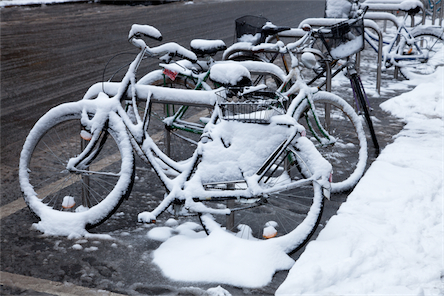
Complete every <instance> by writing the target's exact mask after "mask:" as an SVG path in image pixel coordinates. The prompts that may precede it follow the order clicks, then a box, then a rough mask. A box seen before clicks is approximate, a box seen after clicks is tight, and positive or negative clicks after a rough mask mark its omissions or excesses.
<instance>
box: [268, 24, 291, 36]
mask: <svg viewBox="0 0 444 296" xmlns="http://www.w3.org/2000/svg"><path fill="white" fill-rule="evenodd" d="M290 29H291V27H285V26H275V25H273V24H271V23H268V24H266V25H265V26H263V27H262V34H264V35H265V37H267V36H273V35H276V34H278V33H280V32H282V31H287V30H290Z"/></svg>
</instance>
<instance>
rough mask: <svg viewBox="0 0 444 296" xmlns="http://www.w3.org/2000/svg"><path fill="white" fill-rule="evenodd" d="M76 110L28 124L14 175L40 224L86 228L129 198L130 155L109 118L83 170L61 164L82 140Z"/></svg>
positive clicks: (68, 107) (67, 107)
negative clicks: (18, 165)
mask: <svg viewBox="0 0 444 296" xmlns="http://www.w3.org/2000/svg"><path fill="white" fill-rule="evenodd" d="M82 109H83V104H79V103H67V104H63V105H60V106H57V107H55V108H53V109H51V110H50V111H49V112H48V113H46V114H45V115H44V116H42V117H41V118H40V120H39V121H38V122H37V123H36V124H35V126H34V127H33V128H32V130H31V131H30V133H29V136H28V137H27V139H26V141H25V143H24V146H23V150H22V152H21V158H20V171H19V174H20V186H21V189H22V191H23V193H24V199H25V201H26V203H27V205H28V206H29V208H30V209H31V211H32V212H33V213H34V214H36V216H37V217H39V218H40V220H42V221H43V222H44V223H45V225H48V226H49V225H50V226H52V227H55V228H56V227H59V225H56V224H57V223H59V224H63V223H65V222H66V224H67V225H68V224H69V223H78V224H80V225H83V226H84V227H85V228H86V229H90V228H92V227H94V226H97V225H99V224H101V223H102V222H104V221H105V220H106V219H107V218H109V217H110V216H111V215H112V214H113V213H114V212H115V211H116V210H117V208H118V207H119V205H120V204H121V203H122V201H123V199H124V198H126V197H128V196H129V194H130V192H131V189H132V186H133V182H134V177H135V167H134V155H133V153H132V149H131V145H130V143H129V139H128V135H127V134H126V132H125V129H124V127H123V125H122V126H120V127H119V128H118V129H115V128H116V127H117V126H119V124H120V123H119V121H118V120H116V119H112V118H110V119H109V125H108V128H107V129H106V130H103V132H102V133H101V136H100V140H99V141H98V142H97V145H96V146H95V147H94V149H93V153H91V155H93V156H94V157H92V159H91V160H90V161H89V163H87V164H84V165H83V167H82V170H83V171H82V172H70V171H69V170H68V169H67V162H68V161H69V159H71V158H72V157H75V156H77V155H78V154H79V152H81V149H82V146H81V145H82V144H81V142H82V141H85V140H82V139H81V129H82V124H81V114H82ZM91 116H92V115H91ZM96 152H97V153H96ZM106 173H108V175H105V174H106ZM82 190H84V191H82ZM82 192H83V193H82ZM82 196H83V197H84V200H83V201H82ZM54 217H57V219H53V218H54ZM67 230H69V229H67Z"/></svg>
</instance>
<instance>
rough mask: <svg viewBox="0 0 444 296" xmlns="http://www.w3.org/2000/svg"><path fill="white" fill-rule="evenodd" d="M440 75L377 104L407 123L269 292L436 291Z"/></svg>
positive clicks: (440, 266)
mask: <svg viewBox="0 0 444 296" xmlns="http://www.w3.org/2000/svg"><path fill="white" fill-rule="evenodd" d="M443 72H444V68H440V69H439V70H438V71H437V72H436V73H435V74H434V75H430V76H427V77H426V79H423V80H422V81H416V83H417V84H419V85H418V86H417V87H416V88H415V89H414V90H413V91H411V92H408V93H404V94H403V95H400V96H398V97H396V98H393V99H391V100H388V101H387V102H385V103H383V104H381V107H382V108H383V109H385V110H387V111H390V112H392V113H393V114H394V115H396V116H398V117H401V118H402V119H403V120H404V121H406V123H407V125H406V126H405V128H404V129H403V131H401V132H400V133H399V134H398V135H397V136H396V139H395V141H394V143H393V144H391V145H389V146H387V147H386V148H385V149H384V150H383V151H382V153H381V155H380V156H379V157H378V159H377V160H376V161H375V162H374V163H373V164H372V165H371V167H370V169H369V170H368V172H367V173H366V175H365V176H364V178H363V179H362V180H361V182H360V183H359V184H358V185H357V186H356V188H355V190H354V191H353V192H352V193H351V194H350V196H349V197H348V200H347V202H346V203H344V204H343V205H342V206H341V208H340V209H339V211H338V215H337V216H333V217H332V218H331V219H330V221H329V222H328V224H327V226H326V228H325V229H324V230H323V231H322V232H321V233H320V234H319V236H318V238H317V239H316V241H313V242H311V243H310V244H309V245H308V246H307V248H306V251H305V252H304V253H303V254H302V256H301V257H300V258H299V260H298V261H297V262H296V263H295V265H294V266H293V268H292V269H291V270H290V273H289V275H288V278H287V279H286V280H285V282H284V283H283V284H282V285H281V286H280V287H279V289H278V290H277V292H276V295H300V294H310V295H346V294H363V295H374V294H380V295H381V294H384V295H395V294H396V295H443V294H444V287H443V281H442V279H443V277H444V261H443V260H444V257H443V256H444V253H443V246H444V231H443V179H444V176H443V152H444V150H443V146H444V145H443V139H444V123H443V104H444V101H443V85H442V81H443ZM425 81H427V82H425Z"/></svg>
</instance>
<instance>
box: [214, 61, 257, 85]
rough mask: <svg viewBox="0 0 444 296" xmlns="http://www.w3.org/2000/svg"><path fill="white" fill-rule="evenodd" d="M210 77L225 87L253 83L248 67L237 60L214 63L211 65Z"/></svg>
mask: <svg viewBox="0 0 444 296" xmlns="http://www.w3.org/2000/svg"><path fill="white" fill-rule="evenodd" d="M210 79H211V80H212V81H214V82H216V83H218V84H220V85H223V86H225V87H231V86H234V87H242V86H250V85H251V84H252V82H251V75H250V72H249V71H248V69H247V68H245V67H244V66H242V65H240V64H239V63H236V62H219V63H216V64H214V65H213V66H212V67H211V71H210Z"/></svg>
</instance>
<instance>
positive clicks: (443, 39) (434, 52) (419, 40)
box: [397, 26, 444, 79]
mask: <svg viewBox="0 0 444 296" xmlns="http://www.w3.org/2000/svg"><path fill="white" fill-rule="evenodd" d="M411 34H412V36H413V37H414V38H415V40H416V44H417V45H418V46H419V47H420V49H421V51H423V52H424V53H427V54H428V55H429V57H428V59H426V60H424V61H420V60H399V61H397V63H398V65H399V67H400V72H401V74H402V75H403V76H404V77H405V78H406V79H413V78H414V77H415V76H417V75H428V74H432V73H434V72H435V70H436V68H437V67H438V66H440V65H441V66H442V65H443V61H442V54H443V53H444V29H443V28H442V27H438V26H418V27H415V28H414V29H413V30H412V31H411ZM399 51H400V52H401V53H403V54H404V55H405V56H408V55H416V54H419V52H418V50H417V49H416V48H415V47H414V46H409V45H408V44H406V43H405V42H404V43H403V44H401V45H400V48H399Z"/></svg>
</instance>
